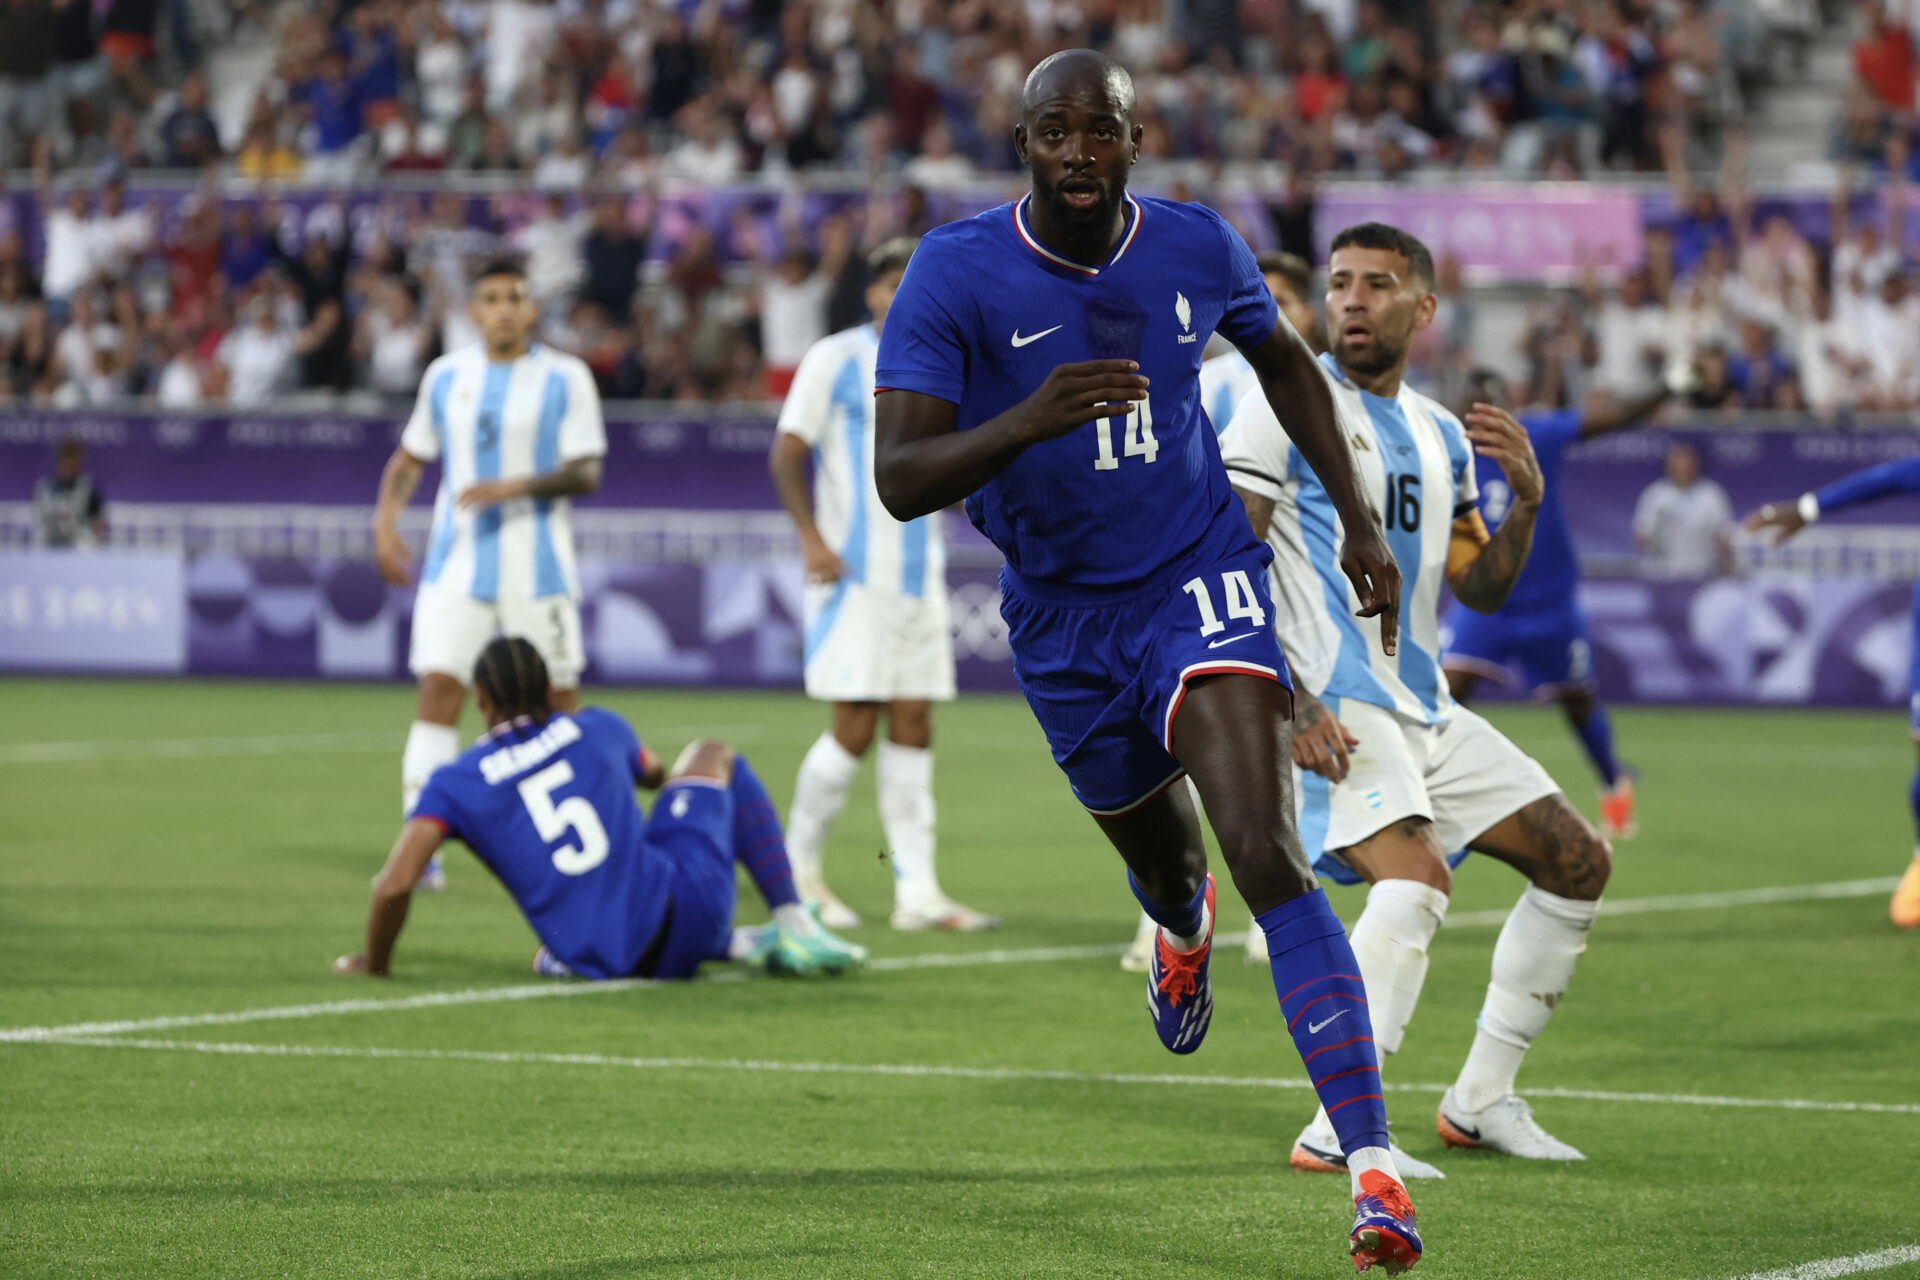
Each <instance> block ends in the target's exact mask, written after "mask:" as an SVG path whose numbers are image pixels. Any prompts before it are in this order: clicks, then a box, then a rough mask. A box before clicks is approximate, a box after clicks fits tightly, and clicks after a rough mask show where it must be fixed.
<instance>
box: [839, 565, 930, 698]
mask: <svg viewBox="0 0 1920 1280" xmlns="http://www.w3.org/2000/svg"><path fill="white" fill-rule="evenodd" d="M806 615H807V617H806V686H807V696H808V697H809V698H817V699H819V700H820V701H822V702H918V701H929V702H946V701H949V700H951V699H952V698H953V695H954V671H953V630H952V627H951V626H950V625H949V623H948V619H947V586H946V583H945V582H944V581H942V580H941V579H940V578H939V577H938V576H930V578H929V580H928V582H927V590H926V594H924V595H919V596H910V595H906V594H904V593H902V592H899V591H891V590H888V589H886V588H884V587H871V586H867V585H864V584H862V583H858V582H847V581H845V580H842V581H840V582H830V583H810V584H809V585H808V587H807V597H806Z"/></svg>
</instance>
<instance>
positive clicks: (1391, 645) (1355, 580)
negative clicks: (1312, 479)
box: [1340, 515, 1400, 658]
mask: <svg viewBox="0 0 1920 1280" xmlns="http://www.w3.org/2000/svg"><path fill="white" fill-rule="evenodd" d="M1345 532H1346V538H1345V539H1344V541H1342V543H1341V545H1340V570H1341V572H1342V573H1345V574H1346V575H1347V581H1349V582H1351V583H1352V584H1353V593H1354V594H1355V595H1356V596H1358V597H1360V607H1359V608H1358V609H1355V610H1354V616H1355V617H1360V618H1378V619H1380V650H1381V652H1383V653H1385V654H1386V655H1387V656H1388V657H1389V658H1391V657H1393V656H1394V655H1395V654H1396V653H1399V652H1400V566H1399V565H1398V564H1396V563H1395V562H1394V559H1393V550H1392V548H1390V547H1388V546H1387V535H1386V534H1384V533H1382V532H1381V531H1380V517H1379V516H1378V515H1374V516H1373V518H1372V519H1371V520H1369V521H1368V522H1367V523H1366V524H1365V525H1363V526H1361V527H1360V528H1358V529H1354V528H1348V529H1346V530H1345Z"/></svg>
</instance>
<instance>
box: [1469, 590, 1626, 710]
mask: <svg viewBox="0 0 1920 1280" xmlns="http://www.w3.org/2000/svg"><path fill="white" fill-rule="evenodd" d="M1446 632H1447V634H1446V637H1445V639H1446V657H1445V658H1444V659H1443V660H1442V662H1441V665H1442V666H1444V667H1445V668H1446V669H1447V670H1449V671H1466V672H1471V673H1472V674H1474V675H1478V676H1485V677H1487V678H1488V679H1490V680H1498V681H1500V682H1501V683H1502V684H1505V683H1507V682H1508V680H1509V679H1510V678H1511V673H1512V670H1513V668H1514V667H1518V668H1520V674H1521V677H1522V678H1523V679H1524V680H1525V681H1526V687H1527V688H1528V689H1530V690H1533V689H1579V688H1585V687H1586V686H1588V685H1591V684H1592V683H1593V641H1592V640H1591V639H1590V638H1589V637H1588V634H1587V615H1586V614H1585V613H1584V612H1583V611H1582V610H1581V608H1580V606H1579V605H1578V604H1575V603H1573V602H1571V601H1569V602H1568V603H1567V604H1566V605H1565V606H1564V607H1563V608H1559V609H1555V610H1553V611H1551V612H1544V613H1515V614H1509V613H1507V612H1505V611H1504V610H1503V611H1502V612H1500V613H1494V614H1486V613H1476V612H1474V611H1473V610H1472V609H1469V608H1467V607H1466V606H1464V605H1461V604H1455V605H1454V607H1453V611H1452V612H1451V613H1449V614H1448V615H1447V625H1446Z"/></svg>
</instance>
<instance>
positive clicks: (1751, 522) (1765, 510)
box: [1744, 502, 1807, 547]
mask: <svg viewBox="0 0 1920 1280" xmlns="http://www.w3.org/2000/svg"><path fill="white" fill-rule="evenodd" d="M1744 523H1745V524H1746V527H1747V532H1748V533H1759V532H1760V531H1761V530H1762V529H1771V530H1773V545H1774V546H1776V547H1777V546H1779V545H1780V544H1781V543H1783V542H1785V541H1786V540H1787V539H1788V538H1791V537H1792V536H1793V535H1794V534H1796V533H1798V532H1800V531H1801V530H1802V529H1804V528H1806V527H1807V521H1806V517H1805V516H1802V515H1801V514H1800V508H1799V507H1798V506H1797V505H1796V504H1794V503H1791V502H1769V503H1767V504H1766V505H1765V506H1763V507H1761V508H1760V509H1759V510H1758V511H1756V512H1754V513H1753V514H1752V515H1750V516H1748V517H1747V518H1746V520H1745V522H1744Z"/></svg>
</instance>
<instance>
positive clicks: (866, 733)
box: [833, 702, 880, 756]
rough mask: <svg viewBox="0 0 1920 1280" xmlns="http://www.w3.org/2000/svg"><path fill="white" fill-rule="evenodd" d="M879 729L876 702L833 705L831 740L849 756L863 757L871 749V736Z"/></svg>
mask: <svg viewBox="0 0 1920 1280" xmlns="http://www.w3.org/2000/svg"><path fill="white" fill-rule="evenodd" d="M879 727H880V704H879V703H877V702H836V703H834V705H833V740H834V741H835V742H837V743H839V744H840V746H841V748H842V749H843V750H844V751H845V752H846V753H847V754H848V755H850V756H864V755H866V754H867V752H868V751H869V750H871V749H872V747H873V735H874V734H875V732H877V731H878V729H879Z"/></svg>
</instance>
